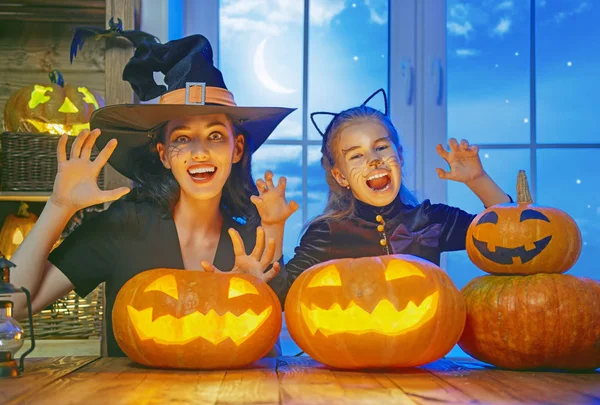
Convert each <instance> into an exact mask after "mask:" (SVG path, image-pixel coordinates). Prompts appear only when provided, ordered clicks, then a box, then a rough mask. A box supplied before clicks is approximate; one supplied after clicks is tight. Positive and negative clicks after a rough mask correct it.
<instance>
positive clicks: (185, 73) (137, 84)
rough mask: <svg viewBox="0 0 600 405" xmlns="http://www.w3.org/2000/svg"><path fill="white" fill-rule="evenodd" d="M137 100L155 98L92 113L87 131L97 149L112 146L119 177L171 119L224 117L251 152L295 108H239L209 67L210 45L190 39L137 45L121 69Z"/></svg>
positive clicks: (129, 171) (128, 171)
mask: <svg viewBox="0 0 600 405" xmlns="http://www.w3.org/2000/svg"><path fill="white" fill-rule="evenodd" d="M154 72H162V73H163V74H164V75H165V79H164V80H165V83H166V85H167V86H163V85H158V84H157V83H156V82H155V81H154ZM123 80H126V81H128V82H129V83H130V84H131V87H132V88H133V90H134V91H135V93H136V94H137V95H138V97H139V98H140V100H143V101H147V100H152V99H154V98H156V97H159V96H160V100H159V102H158V104H117V105H110V106H106V107H103V108H101V109H98V110H96V111H94V113H93V114H92V117H91V119H90V128H100V130H101V131H102V133H101V135H100V136H99V137H98V140H97V141H96V143H97V146H98V148H100V149H101V148H103V147H104V146H105V145H106V144H107V143H108V142H109V141H110V140H111V139H112V138H116V139H117V140H118V142H119V143H118V146H117V148H116V149H115V151H114V152H113V154H112V155H111V157H110V160H109V163H110V165H111V166H113V167H114V168H115V169H116V170H118V171H119V172H120V173H121V174H123V175H124V176H127V177H129V178H131V177H132V175H133V173H134V171H135V167H136V164H137V162H136V160H137V159H136V158H137V155H138V154H139V153H141V152H142V151H144V150H147V148H148V146H149V145H150V144H151V142H152V136H153V129H154V128H156V127H157V126H159V125H160V124H162V123H164V122H166V121H169V120H172V119H177V118H183V117H189V116H197V115H207V114H226V115H227V116H229V118H230V119H231V120H232V122H233V123H234V124H236V125H238V126H240V127H241V128H242V129H243V130H244V131H245V132H246V134H247V136H249V137H250V138H251V139H250V142H249V144H250V145H251V148H252V150H251V152H254V151H255V150H256V149H258V147H259V146H260V145H262V144H263V143H264V141H265V140H266V139H267V138H268V137H269V135H271V133H272V132H273V131H274V130H275V128H276V127H277V125H279V123H280V122H281V121H282V120H283V119H284V118H285V117H287V116H288V115H289V114H290V113H291V112H293V111H294V110H295V108H283V107H240V106H237V105H236V103H235V101H234V97H233V94H232V93H231V92H230V91H229V90H228V89H227V86H225V81H224V80H223V75H222V74H221V72H220V71H219V69H217V68H216V67H215V66H214V64H213V52H212V47H211V45H210V42H209V41H208V40H207V39H206V38H205V37H204V36H202V35H192V36H189V37H185V38H182V39H178V40H173V41H170V42H167V43H166V44H157V43H151V42H143V43H142V44H141V45H140V46H138V48H137V49H136V51H135V54H134V55H133V57H132V58H131V59H130V61H129V62H128V63H127V65H126V66H125V69H124V70H123Z"/></svg>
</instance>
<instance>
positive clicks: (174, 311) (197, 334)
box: [112, 269, 282, 369]
mask: <svg viewBox="0 0 600 405" xmlns="http://www.w3.org/2000/svg"><path fill="white" fill-rule="evenodd" d="M112 321H113V331H114V335H115V338H116V341H117V343H118V345H119V347H120V348H121V350H123V352H124V353H125V354H126V355H127V356H128V357H129V358H130V359H131V360H133V361H135V362H137V363H140V364H143V365H146V366H151V367H161V368H186V369H228V368H237V367H242V366H246V365H248V364H251V363H253V362H255V361H257V360H259V359H260V358H261V357H263V356H264V355H265V354H267V353H268V352H269V350H270V349H271V348H272V347H273V346H274V344H275V342H276V341H277V338H278V336H279V332H280V331H281V323H282V315H281V305H280V304H279V300H278V298H277V296H276V295H275V293H274V292H273V290H271V288H270V287H269V286H268V285H267V284H265V283H264V282H262V281H260V280H258V279H257V278H255V277H252V276H249V275H245V274H213V273H205V272H202V271H184V270H173V269H153V270H148V271H145V272H142V273H140V274H137V275H136V276H134V277H133V278H131V279H130V280H129V281H127V283H125V285H123V287H122V288H121V290H120V291H119V293H118V294H117V298H116V300H115V304H114V308H113V312H112Z"/></svg>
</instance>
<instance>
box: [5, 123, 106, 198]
mask: <svg viewBox="0 0 600 405" xmlns="http://www.w3.org/2000/svg"><path fill="white" fill-rule="evenodd" d="M58 139H59V137H58V136H57V135H52V134H30V133H23V132H4V133H2V136H1V138H0V143H1V150H0V164H1V165H2V173H1V175H0V179H1V180H0V189H1V190H2V191H48V192H51V191H52V189H53V188H54V179H55V177H56V172H57V168H58V165H57V162H56V147H57V145H58ZM74 141H75V137H72V136H70V137H69V139H68V141H67V156H68V154H69V151H70V150H71V145H72V144H73V142H74ZM96 156H98V150H97V148H96V147H94V149H93V150H92V156H91V158H92V159H95V158H96ZM98 185H99V186H100V188H102V189H103V188H104V170H102V171H101V172H100V175H99V176H98Z"/></svg>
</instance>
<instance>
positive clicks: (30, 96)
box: [4, 70, 104, 136]
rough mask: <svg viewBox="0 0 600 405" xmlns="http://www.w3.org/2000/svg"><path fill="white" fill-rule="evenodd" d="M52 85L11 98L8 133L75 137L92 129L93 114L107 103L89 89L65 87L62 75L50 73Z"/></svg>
mask: <svg viewBox="0 0 600 405" xmlns="http://www.w3.org/2000/svg"><path fill="white" fill-rule="evenodd" d="M49 76H50V83H49V84H42V83H36V84H32V85H30V86H25V87H23V88H21V89H19V90H17V91H16V92H15V93H13V94H12V95H11V97H10V98H9V99H8V101H7V102H6V106H5V107H4V122H5V126H6V130H7V131H8V132H28V133H49V134H57V135H63V134H68V135H72V136H76V135H78V134H79V133H80V132H81V131H82V130H84V129H89V128H90V124H89V120H90V117H91V115H92V112H93V111H94V110H96V109H98V108H100V107H104V100H103V99H102V97H101V96H100V95H99V94H98V93H97V92H95V91H94V90H91V89H89V88H88V87H85V86H71V85H69V84H67V85H65V84H64V80H63V77H62V75H61V73H60V72H59V71H57V70H54V71H52V72H51V73H50V75H49Z"/></svg>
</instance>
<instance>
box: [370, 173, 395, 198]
mask: <svg viewBox="0 0 600 405" xmlns="http://www.w3.org/2000/svg"><path fill="white" fill-rule="evenodd" d="M391 185H392V177H391V176H390V173H389V172H388V171H387V170H386V171H383V170H377V171H375V172H373V173H371V174H370V175H369V177H367V186H368V187H369V188H370V189H371V190H373V191H374V192H376V193H381V192H384V191H386V190H388V189H389V188H390V186H391Z"/></svg>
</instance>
